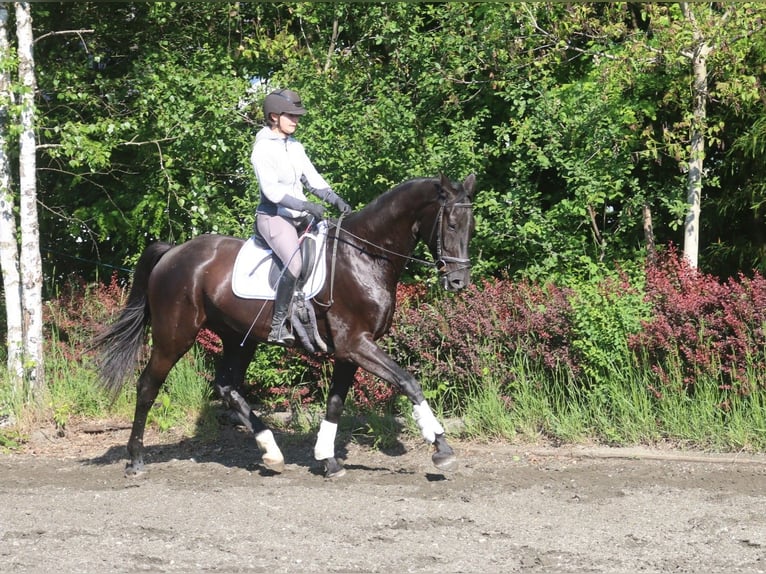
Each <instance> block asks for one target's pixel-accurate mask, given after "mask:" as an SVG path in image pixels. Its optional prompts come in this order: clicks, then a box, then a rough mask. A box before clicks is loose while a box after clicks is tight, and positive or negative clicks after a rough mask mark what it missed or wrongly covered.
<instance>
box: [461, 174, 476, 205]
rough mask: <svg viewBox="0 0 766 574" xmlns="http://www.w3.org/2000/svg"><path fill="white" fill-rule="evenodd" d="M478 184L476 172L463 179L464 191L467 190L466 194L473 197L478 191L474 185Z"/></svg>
mask: <svg viewBox="0 0 766 574" xmlns="http://www.w3.org/2000/svg"><path fill="white" fill-rule="evenodd" d="M475 186H476V174H475V173H472V174H471V175H469V176H468V177H466V178H465V181H463V191H465V193H466V195H467V196H468V197H470V198H471V199H473V196H474V194H475V193H476V190H475V189H474V187H475Z"/></svg>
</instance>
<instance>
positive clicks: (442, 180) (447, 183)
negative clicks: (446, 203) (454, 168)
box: [439, 173, 452, 190]
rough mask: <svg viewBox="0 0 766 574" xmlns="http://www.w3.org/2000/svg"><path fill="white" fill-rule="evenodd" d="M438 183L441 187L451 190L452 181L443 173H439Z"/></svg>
mask: <svg viewBox="0 0 766 574" xmlns="http://www.w3.org/2000/svg"><path fill="white" fill-rule="evenodd" d="M439 183H440V184H441V186H442V188H444V189H449V190H452V182H451V181H450V180H449V178H448V177H447V176H445V175H444V174H443V173H439Z"/></svg>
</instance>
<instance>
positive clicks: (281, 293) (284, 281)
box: [269, 269, 297, 347]
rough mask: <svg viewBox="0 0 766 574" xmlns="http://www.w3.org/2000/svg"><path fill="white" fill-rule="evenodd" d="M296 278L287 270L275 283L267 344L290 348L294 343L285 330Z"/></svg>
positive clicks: (286, 329) (290, 334) (289, 333)
mask: <svg viewBox="0 0 766 574" xmlns="http://www.w3.org/2000/svg"><path fill="white" fill-rule="evenodd" d="M296 281H297V280H296V278H295V277H293V275H292V273H290V272H289V271H288V270H287V269H285V270H284V273H282V276H281V277H280V278H279V283H277V294H276V297H275V299H274V315H273V316H272V319H271V332H270V333H269V342H270V343H278V344H280V345H285V346H286V347H291V346H292V345H293V344H294V343H295V337H293V334H292V333H291V332H290V331H289V330H288V328H287V313H288V311H289V310H290V303H291V302H292V300H293V292H294V291H295V282H296Z"/></svg>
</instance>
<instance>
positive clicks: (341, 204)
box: [335, 197, 351, 215]
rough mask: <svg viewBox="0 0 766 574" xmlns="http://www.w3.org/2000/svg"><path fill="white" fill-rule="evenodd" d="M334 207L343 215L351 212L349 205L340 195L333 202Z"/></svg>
mask: <svg viewBox="0 0 766 574" xmlns="http://www.w3.org/2000/svg"><path fill="white" fill-rule="evenodd" d="M335 207H336V208H337V209H338V211H340V212H341V213H342V214H343V215H348V214H349V213H351V206H350V205H349V204H348V203H346V202H345V201H343V200H342V199H341V198H340V197H339V198H338V200H337V201H336V202H335Z"/></svg>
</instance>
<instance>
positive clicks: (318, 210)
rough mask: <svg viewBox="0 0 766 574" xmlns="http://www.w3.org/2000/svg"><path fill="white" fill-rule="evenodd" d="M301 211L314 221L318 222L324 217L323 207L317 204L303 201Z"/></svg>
mask: <svg viewBox="0 0 766 574" xmlns="http://www.w3.org/2000/svg"><path fill="white" fill-rule="evenodd" d="M301 209H302V210H303V211H305V212H307V213H308V214H309V215H311V216H312V217H313V218H314V219H316V220H317V221H319V220H320V219H322V217H324V211H325V209H324V206H323V205H319V204H318V203H312V202H310V201H304V202H303V205H301Z"/></svg>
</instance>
